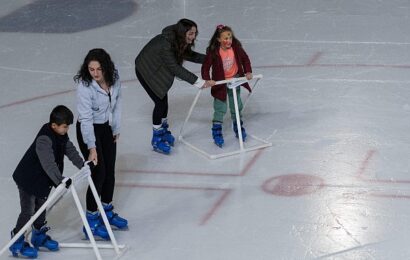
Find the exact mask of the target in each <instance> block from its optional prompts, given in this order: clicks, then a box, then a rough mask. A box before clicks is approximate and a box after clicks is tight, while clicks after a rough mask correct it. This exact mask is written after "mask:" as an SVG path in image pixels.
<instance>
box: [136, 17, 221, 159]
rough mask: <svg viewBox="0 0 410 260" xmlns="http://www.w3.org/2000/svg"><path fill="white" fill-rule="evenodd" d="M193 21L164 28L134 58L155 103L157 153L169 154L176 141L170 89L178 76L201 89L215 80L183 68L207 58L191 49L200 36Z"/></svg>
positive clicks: (141, 79)
mask: <svg viewBox="0 0 410 260" xmlns="http://www.w3.org/2000/svg"><path fill="white" fill-rule="evenodd" d="M197 28H198V27H197V25H196V23H195V22H194V21H191V20H188V19H181V20H179V21H178V23H176V24H173V25H170V26H167V27H165V28H164V29H163V30H162V33H161V34H159V35H157V36H155V37H154V38H152V39H151V40H150V41H149V42H148V43H147V44H146V45H145V47H144V48H143V49H142V50H141V52H140V53H139V54H138V56H137V58H136V59H135V73H136V75H137V78H138V80H139V81H140V83H141V85H142V87H143V88H144V89H145V91H146V92H147V94H148V95H149V96H150V98H151V99H152V100H153V101H154V104H155V106H154V111H153V113H152V124H153V137H152V140H151V144H152V147H153V149H154V151H157V152H160V153H165V154H169V153H170V152H171V146H173V145H174V141H175V138H174V137H173V136H172V134H171V132H170V131H169V130H168V127H169V126H168V122H167V116H168V95H167V93H168V90H169V89H170V88H171V87H172V84H173V82H174V78H175V77H178V78H180V79H181V80H184V81H186V82H188V83H190V84H192V85H194V86H196V87H198V88H205V87H211V86H213V85H215V81H213V80H208V81H204V80H202V79H201V78H199V77H198V76H196V75H195V74H193V73H192V72H190V71H189V70H187V69H185V68H184V67H183V66H182V63H183V61H184V60H187V61H191V62H195V63H200V64H202V62H203V61H204V58H205V55H204V54H200V53H197V52H195V51H193V50H192V47H194V45H195V44H194V42H195V38H196V36H197V35H198V30H197Z"/></svg>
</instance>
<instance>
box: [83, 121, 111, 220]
mask: <svg viewBox="0 0 410 260" xmlns="http://www.w3.org/2000/svg"><path fill="white" fill-rule="evenodd" d="M76 128H77V129H76V130H77V141H78V145H79V146H80V150H81V153H82V154H83V156H84V159H85V160H87V159H88V155H89V153H90V152H89V150H88V147H87V144H85V143H84V141H83V135H82V133H81V124H80V123H79V122H77V125H76ZM94 135H95V145H96V149H97V159H98V164H97V166H96V167H95V168H94V169H93V171H92V172H91V178H92V179H93V182H94V185H95V188H96V189H97V193H98V195H99V196H100V198H101V202H103V203H107V204H108V203H111V202H112V198H113V195H114V185H115V157H116V154H117V145H116V143H115V142H114V137H113V134H112V130H111V126H110V125H109V124H108V122H107V123H105V124H94ZM86 202H87V210H88V211H91V212H94V211H97V209H98V207H97V203H96V202H95V199H94V196H93V194H92V192H91V188H90V187H88V190H87V195H86Z"/></svg>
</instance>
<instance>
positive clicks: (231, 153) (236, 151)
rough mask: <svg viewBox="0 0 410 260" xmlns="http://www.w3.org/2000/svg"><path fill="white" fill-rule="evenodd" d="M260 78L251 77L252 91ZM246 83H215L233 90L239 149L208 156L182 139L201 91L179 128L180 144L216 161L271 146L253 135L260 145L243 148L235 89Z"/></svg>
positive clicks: (244, 80) (238, 81)
mask: <svg viewBox="0 0 410 260" xmlns="http://www.w3.org/2000/svg"><path fill="white" fill-rule="evenodd" d="M261 78H263V75H262V74H257V75H254V76H253V77H252V79H256V82H255V84H254V87H253V88H252V90H254V89H255V87H256V84H257V83H258V82H259V80H260V79H261ZM246 82H249V80H248V79H247V78H246V77H240V78H232V79H227V80H220V81H216V82H215V85H221V84H227V87H228V88H230V89H232V90H233V91H232V92H233V98H234V106H235V116H236V124H237V129H238V137H239V138H238V139H239V147H240V149H239V150H235V151H232V152H225V153H220V154H209V153H207V152H206V151H205V150H203V149H200V148H198V147H197V146H195V145H193V144H192V143H190V142H188V141H187V140H185V139H184V137H183V133H184V128H185V125H186V124H187V122H188V120H189V118H190V117H191V115H192V112H193V110H194V107H195V105H196V103H197V102H198V99H199V96H200V94H201V92H202V90H203V89H199V91H198V93H197V95H196V96H195V99H194V101H193V102H192V105H191V107H190V109H189V112H188V115H187V117H186V119H185V121H184V123H183V125H182V127H181V130H180V132H179V136H178V140H179V141H181V142H182V143H184V144H185V145H187V146H188V147H189V148H191V149H192V150H194V151H196V152H198V153H200V154H202V155H204V156H206V157H207V158H208V159H218V158H222V157H227V156H232V155H236V154H240V153H243V152H249V151H253V150H258V149H262V148H265V147H269V146H272V143H271V142H267V141H265V140H263V139H261V138H258V137H256V136H254V135H249V136H250V137H252V138H253V139H254V140H256V141H258V142H260V143H261V144H260V145H256V146H251V147H244V144H243V140H242V127H241V123H240V117H239V108H238V97H237V93H236V88H237V87H239V86H241V85H242V84H243V83H246ZM251 93H252V92H251ZM250 95H251V94H250ZM250 95H249V96H248V98H247V99H246V101H245V104H244V106H243V107H245V105H246V104H247V101H248V100H249V98H250Z"/></svg>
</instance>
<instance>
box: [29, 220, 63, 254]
mask: <svg viewBox="0 0 410 260" xmlns="http://www.w3.org/2000/svg"><path fill="white" fill-rule="evenodd" d="M49 230H50V228H49V227H46V226H43V227H42V228H40V229H35V228H34V227H33V233H32V235H31V244H32V245H33V246H34V247H35V248H36V249H37V250H39V248H40V247H44V248H47V249H48V250H50V251H58V250H59V249H60V248H59V247H58V242H57V241H55V240H53V239H51V237H50V236H49V235H46V233H47V231H49Z"/></svg>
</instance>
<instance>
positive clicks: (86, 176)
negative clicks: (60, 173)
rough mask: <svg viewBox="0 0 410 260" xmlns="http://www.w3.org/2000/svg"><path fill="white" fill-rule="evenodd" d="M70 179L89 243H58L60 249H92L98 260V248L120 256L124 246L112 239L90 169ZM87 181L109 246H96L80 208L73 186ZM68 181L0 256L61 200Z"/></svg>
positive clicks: (83, 170)
mask: <svg viewBox="0 0 410 260" xmlns="http://www.w3.org/2000/svg"><path fill="white" fill-rule="evenodd" d="M71 179H72V185H71V186H70V191H71V193H72V194H73V198H74V201H75V204H76V206H77V209H78V213H79V214H80V217H81V220H82V222H83V224H84V227H85V230H86V232H87V235H88V237H89V239H90V243H60V244H59V245H60V247H70V248H91V247H92V248H93V250H94V253H95V256H96V258H97V259H98V260H101V259H102V258H101V254H100V252H99V248H101V249H114V250H115V253H116V254H117V257H119V256H120V254H121V252H120V249H123V248H125V246H124V245H118V244H117V241H116V239H115V237H114V234H113V232H112V229H111V226H110V224H109V222H108V218H107V215H106V214H105V211H104V208H103V205H102V203H101V200H100V198H99V196H98V193H97V190H96V188H95V185H94V182H93V181H92V179H91V172H90V168H89V167H88V165H85V166H84V167H83V168H82V169H81V170H80V171H79V172H78V173H76V174H75V175H74V176H73V177H71ZM85 179H87V181H88V184H89V186H90V188H91V191H92V193H93V196H94V198H95V201H96V202H97V206H98V210H99V211H100V214H101V216H102V219H103V222H104V225H105V227H106V228H107V231H108V234H109V237H110V239H111V243H112V244H111V245H110V244H103V245H100V244H97V243H96V241H95V239H94V236H93V234H92V232H91V228H90V225H89V224H88V221H87V219H86V216H85V214H84V210H83V208H82V206H81V202H80V199H79V197H78V194H77V191H76V189H75V187H74V186H75V185H76V184H78V183H79V182H81V181H82V180H85ZM67 180H68V179H67V178H66V179H64V180H63V181H62V183H61V184H60V185H58V186H57V188H56V189H55V190H54V192H53V193H52V194H51V195H50V197H49V198H48V199H47V201H46V202H45V203H44V204H43V205H42V206H41V207H40V208H39V209H38V210H37V212H36V213H35V214H34V215H33V216H32V217H31V218H30V220H29V221H28V222H27V223H26V225H24V227H23V228H22V229H21V230H20V231H19V232H17V234H15V235H14V236H13V238H12V239H11V240H10V241H9V242H8V243H7V245H5V246H4V247H3V248H2V250H1V251H0V255H2V254H3V253H4V252H5V251H6V250H7V249H8V248H9V247H10V246H11V245H12V244H13V243H14V242H15V241H16V240H17V239H18V238H19V237H20V236H21V235H23V233H24V232H26V231H27V230H29V229H30V228H31V225H32V224H33V223H34V221H35V220H36V219H37V218H38V217H39V216H40V215H41V213H43V212H44V210H46V208H47V207H48V206H51V207H52V206H54V205H55V204H56V203H57V202H59V200H60V199H61V197H62V196H63V195H64V194H65V193H66V191H67V189H66V187H65V186H66V181H67Z"/></svg>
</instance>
